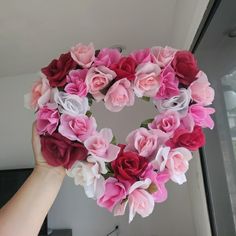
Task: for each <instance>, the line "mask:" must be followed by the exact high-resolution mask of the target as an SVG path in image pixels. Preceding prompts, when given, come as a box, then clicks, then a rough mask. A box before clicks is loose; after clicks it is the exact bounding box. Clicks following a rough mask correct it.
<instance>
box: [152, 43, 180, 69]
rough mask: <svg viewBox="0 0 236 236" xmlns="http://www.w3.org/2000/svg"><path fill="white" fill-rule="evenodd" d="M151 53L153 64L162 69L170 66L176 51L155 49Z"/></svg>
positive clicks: (169, 48)
mask: <svg viewBox="0 0 236 236" xmlns="http://www.w3.org/2000/svg"><path fill="white" fill-rule="evenodd" d="M151 51H152V62H153V63H156V64H157V65H159V66H160V67H165V66H167V65H168V64H170V63H171V61H172V60H173V59H174V56H175V53H176V49H174V48H171V47H164V48H162V47H153V48H152V49H151Z"/></svg>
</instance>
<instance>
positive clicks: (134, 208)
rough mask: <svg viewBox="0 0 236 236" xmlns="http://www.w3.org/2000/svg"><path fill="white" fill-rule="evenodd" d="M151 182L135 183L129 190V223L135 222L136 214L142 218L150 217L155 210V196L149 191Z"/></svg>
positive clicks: (147, 180) (148, 180)
mask: <svg viewBox="0 0 236 236" xmlns="http://www.w3.org/2000/svg"><path fill="white" fill-rule="evenodd" d="M150 184H151V180H150V179H146V180H144V181H138V182H135V183H134V184H133V185H132V186H131V187H130V189H129V196H128V202H129V210H130V211H129V223H130V222H131V221H132V220H133V218H134V216H135V214H136V213H138V214H140V215H141V216H142V217H147V216H149V215H150V214H151V213H152V211H153V209H154V199H153V196H152V195H151V194H150V193H149V192H148V191H147V188H148V187H149V186H150Z"/></svg>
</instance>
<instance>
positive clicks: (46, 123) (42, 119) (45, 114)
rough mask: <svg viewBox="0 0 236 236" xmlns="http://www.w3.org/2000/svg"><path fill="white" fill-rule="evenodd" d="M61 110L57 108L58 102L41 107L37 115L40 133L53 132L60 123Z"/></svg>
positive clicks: (37, 125)
mask: <svg viewBox="0 0 236 236" xmlns="http://www.w3.org/2000/svg"><path fill="white" fill-rule="evenodd" d="M59 118H60V115H59V112H58V110H57V104H54V103H48V104H46V105H44V106H43V107H41V108H40V109H39V110H38V112H37V116H36V120H37V123H36V127H37V131H38V133H39V134H40V135H44V134H47V133H48V134H52V133H53V132H54V131H55V130H56V128H57V126H58V123H59Z"/></svg>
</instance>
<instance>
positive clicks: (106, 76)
mask: <svg viewBox="0 0 236 236" xmlns="http://www.w3.org/2000/svg"><path fill="white" fill-rule="evenodd" d="M115 77H116V73H115V72H114V71H112V70H110V69H108V68H107V67H105V66H99V67H92V68H91V69H89V71H88V74H87V76H86V79H85V82H86V84H87V86H88V88H89V92H90V93H91V94H92V95H93V97H94V98H95V99H96V100H97V101H100V100H102V99H103V98H104V95H103V94H102V93H101V92H100V90H102V89H104V88H105V87H106V86H107V85H108V84H109V83H110V82H111V81H112V80H113V79H114V78H115Z"/></svg>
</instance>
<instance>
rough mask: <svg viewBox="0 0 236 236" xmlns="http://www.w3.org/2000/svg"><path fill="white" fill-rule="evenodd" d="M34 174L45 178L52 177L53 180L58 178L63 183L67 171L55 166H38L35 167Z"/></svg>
mask: <svg viewBox="0 0 236 236" xmlns="http://www.w3.org/2000/svg"><path fill="white" fill-rule="evenodd" d="M34 172H36V173H39V174H42V175H45V176H48V175H50V176H52V178H56V179H58V180H62V181H63V179H64V177H65V175H66V172H65V169H64V168H62V167H53V166H48V165H38V164H36V165H35V167H34Z"/></svg>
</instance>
